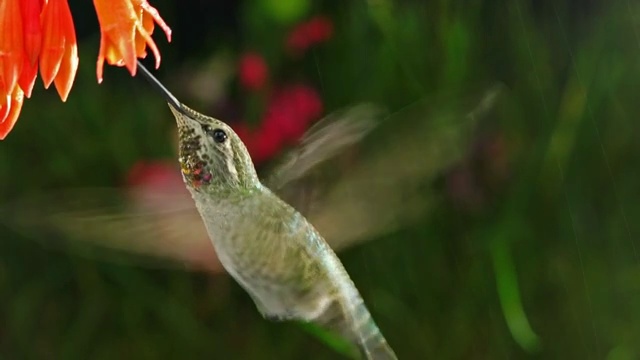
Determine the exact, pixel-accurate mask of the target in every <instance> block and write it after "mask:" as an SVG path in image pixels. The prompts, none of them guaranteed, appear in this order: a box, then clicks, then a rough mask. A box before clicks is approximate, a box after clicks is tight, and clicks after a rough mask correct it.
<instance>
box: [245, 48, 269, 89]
mask: <svg viewBox="0 0 640 360" xmlns="http://www.w3.org/2000/svg"><path fill="white" fill-rule="evenodd" d="M238 72H239V76H240V83H241V84H242V86H244V87H245V88H247V89H249V90H260V89H262V88H263V87H264V85H265V83H266V81H267V76H268V68H267V64H266V63H265V61H264V59H263V58H262V56H260V54H258V53H255V52H249V53H246V54H244V55H243V56H242V57H241V58H240V62H239V64H238Z"/></svg>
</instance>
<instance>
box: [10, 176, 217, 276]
mask: <svg viewBox="0 0 640 360" xmlns="http://www.w3.org/2000/svg"><path fill="white" fill-rule="evenodd" d="M0 215H1V216H0V219H1V220H0V221H1V222H3V223H4V224H5V225H6V226H7V227H8V228H10V229H13V230H14V231H16V232H17V233H19V234H21V235H23V236H25V237H27V238H29V239H34V240H36V241H38V242H40V243H41V244H42V245H43V246H44V247H47V248H53V249H57V250H63V251H70V252H73V253H75V254H78V255H81V256H85V257H90V258H95V259H100V260H107V261H110V262H125V263H130V264H135V265H142V266H147V267H165V268H166V267H183V268H184V266H185V265H186V267H188V268H191V269H192V270H204V271H213V272H218V271H222V268H221V266H220V263H219V261H218V258H217V256H216V254H215V251H214V250H213V246H212V245H211V242H210V240H209V237H208V235H207V233H206V230H205V228H204V225H203V224H202V221H201V218H200V215H199V214H198V212H197V210H196V208H195V206H194V204H193V200H192V199H191V196H190V195H189V193H188V192H187V191H186V189H184V188H182V189H174V190H171V189H169V190H167V191H166V192H159V191H149V190H148V189H145V188H135V189H127V190H125V189H117V188H89V189H72V190H63V191H56V192H52V193H48V194H40V195H32V196H30V197H28V198H24V199H20V200H18V201H14V202H12V203H10V204H6V206H3V207H2V208H0Z"/></svg>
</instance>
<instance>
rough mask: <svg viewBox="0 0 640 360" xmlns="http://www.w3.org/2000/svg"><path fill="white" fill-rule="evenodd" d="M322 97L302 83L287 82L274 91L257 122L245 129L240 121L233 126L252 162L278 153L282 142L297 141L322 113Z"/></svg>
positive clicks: (284, 144)
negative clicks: (256, 126)
mask: <svg viewBox="0 0 640 360" xmlns="http://www.w3.org/2000/svg"><path fill="white" fill-rule="evenodd" d="M322 107H323V106H322V100H321V99H320V95H319V94H318V93H317V91H316V90H315V89H313V88H311V87H309V86H306V85H301V84H297V85H290V86H287V87H284V88H282V89H280V90H278V91H276V92H275V93H274V95H273V96H271V98H270V99H269V104H268V105H267V111H266V113H265V116H264V118H263V120H262V123H261V124H260V126H259V127H258V128H257V129H255V130H253V131H252V130H251V129H249V128H248V127H247V126H246V125H245V124H243V123H240V124H237V125H235V126H234V130H235V131H236V133H237V134H238V136H240V138H241V139H242V141H243V142H244V143H245V145H246V146H247V150H248V151H249V153H250V154H251V158H252V160H253V162H254V163H255V164H256V165H259V164H260V163H262V162H264V161H266V160H268V159H270V158H272V157H273V156H275V155H276V154H278V153H279V152H280V151H281V150H282V148H283V147H284V146H287V145H290V144H293V143H295V142H297V141H298V140H299V139H300V138H301V137H302V135H304V133H305V131H306V130H307V129H308V128H309V126H310V124H311V123H312V122H313V121H314V120H317V119H318V118H319V117H320V115H321V114H322Z"/></svg>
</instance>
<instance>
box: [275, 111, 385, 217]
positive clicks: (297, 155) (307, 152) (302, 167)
mask: <svg viewBox="0 0 640 360" xmlns="http://www.w3.org/2000/svg"><path fill="white" fill-rule="evenodd" d="M384 114H385V112H384V110H383V109H382V108H380V107H378V106H375V105H373V104H359V105H356V106H352V107H348V108H345V109H342V110H338V111H335V112H333V113H331V114H330V115H328V116H327V117H325V118H323V119H322V120H320V121H319V122H317V123H316V124H315V125H314V126H312V127H311V128H310V129H309V130H307V132H306V133H305V135H304V136H303V138H302V139H301V140H300V143H299V144H298V145H297V146H296V147H295V148H294V149H292V150H290V151H289V152H288V153H286V154H285V155H284V157H283V158H284V159H283V161H282V162H281V163H280V164H279V165H278V166H277V167H276V168H275V169H274V170H273V171H272V172H271V173H270V175H269V177H268V178H267V179H266V180H265V182H264V183H265V185H266V186H267V187H269V188H270V189H271V190H272V191H274V192H275V193H276V194H277V195H278V196H279V197H280V198H281V199H283V200H284V201H286V202H287V203H289V204H290V205H292V206H293V207H294V208H296V209H297V210H298V211H300V212H301V213H302V214H303V215H307V214H308V213H309V211H310V207H311V206H313V205H314V204H316V203H317V198H318V196H320V194H321V189H320V186H319V182H318V179H317V177H316V176H314V175H316V174H315V173H316V172H318V170H319V168H320V165H323V164H324V163H325V162H327V160H330V159H332V158H335V157H336V155H338V154H340V153H344V152H345V151H346V150H348V149H349V148H350V147H352V146H354V145H355V144H357V143H358V142H359V141H360V140H362V138H364V137H365V136H366V135H367V134H368V133H370V132H371V130H373V129H374V128H375V126H376V125H377V123H378V122H379V121H380V120H381V119H382V118H383V115H384Z"/></svg>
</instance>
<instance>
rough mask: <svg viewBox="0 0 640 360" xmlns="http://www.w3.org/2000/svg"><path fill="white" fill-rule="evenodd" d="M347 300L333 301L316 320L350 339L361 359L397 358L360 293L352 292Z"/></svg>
mask: <svg viewBox="0 0 640 360" xmlns="http://www.w3.org/2000/svg"><path fill="white" fill-rule="evenodd" d="M349 300H350V301H335V302H334V303H333V304H332V305H331V306H329V307H328V308H327V310H326V311H325V312H324V313H323V315H322V316H321V317H320V319H317V320H319V322H320V323H322V324H323V325H324V326H325V327H327V328H329V329H333V330H336V331H338V332H340V333H341V334H342V335H343V336H345V337H346V338H348V339H349V340H351V341H352V342H353V343H354V344H355V345H356V346H357V347H358V349H359V350H360V353H361V355H362V357H363V359H367V360H397V359H398V357H397V356H396V354H395V353H394V351H393V349H391V346H389V344H388V343H387V340H386V339H385V338H384V336H383V335H382V333H381V332H380V329H379V328H378V325H376V323H375V321H374V320H373V317H372V316H371V313H369V310H368V309H367V307H366V306H365V304H364V301H363V300H362V298H361V297H360V295H359V294H357V293H356V294H353V296H351V299H349Z"/></svg>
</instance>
